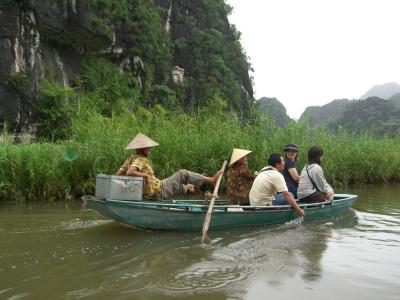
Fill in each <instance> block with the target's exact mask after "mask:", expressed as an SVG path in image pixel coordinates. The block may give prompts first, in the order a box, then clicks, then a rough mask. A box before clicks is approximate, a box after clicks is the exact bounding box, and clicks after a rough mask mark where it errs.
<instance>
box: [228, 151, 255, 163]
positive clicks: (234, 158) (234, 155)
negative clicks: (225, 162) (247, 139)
mask: <svg viewBox="0 0 400 300" xmlns="http://www.w3.org/2000/svg"><path fill="white" fill-rule="evenodd" d="M251 152H252V151H250V150H244V149H237V148H234V149H233V151H232V156H231V161H230V163H229V165H230V166H231V165H233V164H234V163H235V162H237V161H238V160H239V159H241V158H242V157H244V156H246V155H247V154H249V153H251Z"/></svg>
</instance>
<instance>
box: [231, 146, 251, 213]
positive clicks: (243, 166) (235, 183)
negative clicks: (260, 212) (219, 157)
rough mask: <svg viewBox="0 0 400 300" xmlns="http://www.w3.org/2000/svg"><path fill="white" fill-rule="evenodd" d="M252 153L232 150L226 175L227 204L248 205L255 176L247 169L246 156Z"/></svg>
mask: <svg viewBox="0 0 400 300" xmlns="http://www.w3.org/2000/svg"><path fill="white" fill-rule="evenodd" d="M251 152H252V151H250V150H244V149H237V148H234V149H233V151H232V156H231V160H230V163H229V170H228V175H227V183H228V184H227V194H228V204H230V205H235V204H238V205H249V192H250V189H251V185H252V183H253V181H254V179H255V178H256V174H255V173H253V172H251V171H250V170H249V169H248V167H247V155H248V154H250V153H251Z"/></svg>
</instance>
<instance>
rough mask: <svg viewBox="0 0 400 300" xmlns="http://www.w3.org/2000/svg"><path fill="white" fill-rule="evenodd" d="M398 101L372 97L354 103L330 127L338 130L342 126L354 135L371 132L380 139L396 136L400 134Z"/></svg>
mask: <svg viewBox="0 0 400 300" xmlns="http://www.w3.org/2000/svg"><path fill="white" fill-rule="evenodd" d="M396 99H397V98H396ZM396 99H393V101H392V100H389V101H388V100H385V99H381V98H378V97H370V98H367V99H365V100H359V101H354V102H352V103H350V104H349V105H347V106H346V108H345V110H344V111H343V113H342V115H341V117H340V118H338V119H337V120H336V121H334V122H332V123H331V124H329V127H330V128H333V129H336V128H338V127H339V126H340V127H344V128H345V129H347V130H349V131H351V132H354V133H362V132H370V133H373V134H374V135H376V136H379V137H382V136H384V135H389V136H394V135H396V134H398V133H400V106H398V105H397V103H396Z"/></svg>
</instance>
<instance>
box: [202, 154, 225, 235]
mask: <svg viewBox="0 0 400 300" xmlns="http://www.w3.org/2000/svg"><path fill="white" fill-rule="evenodd" d="M226 164H227V161H226V160H224V163H223V164H222V168H221V175H219V177H218V179H217V182H216V183H215V187H214V193H213V196H212V198H211V201H210V206H209V207H208V211H207V215H206V218H205V220H204V224H203V230H202V233H203V236H202V238H201V242H202V243H204V242H205V240H206V239H207V232H208V227H209V226H210V222H211V214H212V210H213V208H214V202H215V199H216V195H217V194H218V189H219V185H220V184H221V179H222V175H224V171H225V167H226Z"/></svg>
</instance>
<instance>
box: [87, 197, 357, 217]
mask: <svg viewBox="0 0 400 300" xmlns="http://www.w3.org/2000/svg"><path fill="white" fill-rule="evenodd" d="M337 197H340V198H339V199H334V200H333V201H324V202H318V203H299V204H298V205H299V206H300V207H301V208H302V209H305V210H309V209H313V210H314V209H323V208H325V209H326V208H330V207H333V206H336V205H339V204H342V203H344V202H348V201H351V200H353V199H357V197H358V196H357V195H351V194H338V195H337ZM90 201H96V202H98V203H102V204H104V205H106V206H108V205H116V206H120V207H136V208H138V209H139V208H141V209H151V210H153V209H154V210H161V211H169V212H178V213H179V212H187V213H204V212H205V210H206V209H208V205H207V204H192V203H188V202H191V201H202V200H173V201H174V202H169V203H163V202H158V201H146V200H145V201H144V200H131V201H127V200H114V199H106V200H99V199H96V198H91V199H90ZM176 202H185V203H176ZM192 208H195V209H199V210H193V209H192ZM230 208H231V209H232V210H229V209H230ZM235 209H236V210H235ZM237 209H241V210H237ZM290 211H293V208H292V207H291V206H290V205H271V206H248V205H214V210H213V212H214V213H235V214H236V213H255V212H275V213H277V212H290Z"/></svg>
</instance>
